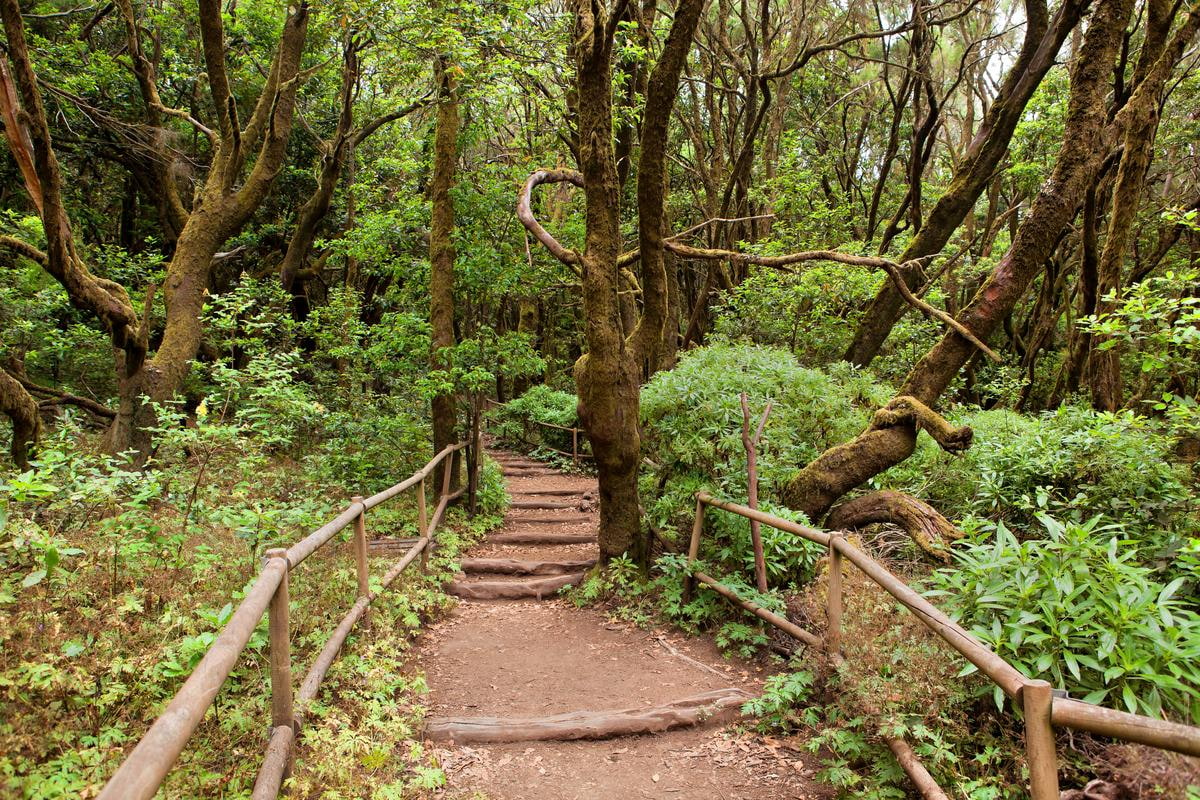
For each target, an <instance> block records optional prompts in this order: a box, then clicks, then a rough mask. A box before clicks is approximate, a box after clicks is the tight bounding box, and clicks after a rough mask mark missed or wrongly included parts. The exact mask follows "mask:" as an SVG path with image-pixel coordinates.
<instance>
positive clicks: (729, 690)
mask: <svg viewBox="0 0 1200 800" xmlns="http://www.w3.org/2000/svg"><path fill="white" fill-rule="evenodd" d="M491 455H492V457H493V458H495V459H496V460H497V461H498V462H499V463H501V464H502V465H503V467H504V471H505V476H506V482H507V485H508V491H509V495H510V497H511V499H512V503H511V505H510V508H509V511H508V514H507V516H506V518H505V524H504V525H503V526H502V527H501V528H500V529H498V530H497V531H495V532H494V533H492V535H491V536H490V537H489V538H488V539H487V540H486V541H484V542H482V543H481V544H479V545H478V546H476V547H475V548H473V549H472V550H471V551H470V552H468V553H467V554H466V557H464V559H463V566H464V575H462V576H460V577H459V579H458V580H456V581H455V582H453V583H452V584H451V585H450V586H449V587H448V591H450V592H451V593H452V594H455V595H457V596H459V597H460V598H461V599H460V602H459V604H458V606H457V608H455V609H454V611H453V612H452V613H451V614H449V615H447V617H446V618H445V619H443V620H442V621H440V622H438V623H437V624H435V625H433V626H432V627H431V628H430V629H429V630H428V631H427V632H426V633H425V634H424V636H423V637H422V643H421V647H420V656H419V658H420V662H421V666H422V668H423V669H424V671H425V674H426V678H427V680H428V683H429V687H430V716H429V719H428V721H427V728H426V735H427V736H428V737H429V738H431V739H434V740H436V742H437V744H436V746H437V747H438V750H437V755H438V757H439V760H440V762H441V764H442V767H443V769H444V770H445V772H446V775H447V778H448V788H447V790H446V796H447V797H450V798H466V797H479V796H483V797H487V798H489V800H517V799H518V798H521V799H524V798H538V800H590V799H591V798H597V799H599V798H651V797H653V798H660V797H667V798H714V797H720V798H726V799H727V800H739V799H741V800H775V799H776V798H780V799H782V798H788V799H789V800H794V799H796V798H817V797H825V796H828V788H827V787H824V788H822V787H819V786H817V785H816V783H815V781H813V780H812V775H813V771H814V766H813V765H814V764H815V758H814V757H813V756H812V755H811V754H809V753H807V752H799V751H796V750H794V749H791V748H790V747H788V746H785V745H784V744H783V743H782V742H778V741H775V740H773V739H771V738H769V737H762V736H758V735H756V734H753V733H750V732H746V731H738V730H737V729H736V728H734V727H732V726H730V725H729V724H728V723H730V722H731V721H733V720H734V719H735V718H736V717H737V708H738V706H739V705H740V704H741V702H742V701H743V700H744V699H745V698H746V697H748V696H749V695H750V694H752V693H754V692H757V691H759V690H760V689H761V685H762V680H763V679H764V678H765V674H764V672H763V671H762V669H761V668H759V667H756V666H754V665H752V664H749V663H744V662H736V661H729V660H727V659H724V658H722V657H721V655H720V654H719V652H718V651H717V649H716V647H715V645H714V644H713V643H712V642H711V641H710V640H708V639H702V638H689V637H686V636H684V635H682V634H680V633H678V632H677V631H669V630H645V629H640V628H638V627H636V626H634V625H632V624H629V623H626V622H622V621H618V620H614V619H610V618H609V617H608V616H606V615H605V614H604V613H603V612H602V611H600V610H597V609H593V608H584V609H580V608H577V607H575V606H574V605H573V604H572V603H570V602H569V601H566V600H564V599H561V598H559V597H557V590H558V587H559V586H561V585H565V584H566V583H570V582H577V581H578V580H579V579H580V578H581V577H582V574H583V570H585V569H587V567H588V566H590V565H591V564H592V563H594V560H595V558H596V555H597V545H596V533H597V528H598V525H599V515H598V513H597V511H596V508H595V505H596V504H595V494H596V482H595V480H594V479H593V478H589V477H581V476H575V475H566V474H563V473H561V472H558V471H555V470H553V469H551V468H550V467H548V466H546V465H544V464H540V463H538V462H534V461H530V460H528V459H526V458H524V457H521V456H518V455H515V454H512V453H505V452H492V453H491ZM497 559H499V561H497ZM478 570H484V571H482V572H481V571H478ZM501 570H503V571H501ZM522 572H523V573H535V574H519V573H522ZM522 594H525V595H529V596H525V597H521V598H520V599H512V598H514V597H515V596H517V595H522ZM539 594H540V596H541V599H539V597H538V595H539ZM743 693H745V694H743ZM689 699H691V700H693V701H694V703H682V704H681V703H680V702H679V701H684V700H689ZM714 702H716V703H717V704H718V706H720V707H723V708H724V710H723V711H720V710H718V711H717V712H716V714H715V715H713V716H710V715H709V713H708V709H712V708H714V706H712V705H711V704H713V703H714ZM695 704H704V705H705V706H706V711H705V712H704V713H701V714H700V715H699V716H700V721H699V724H691V725H688V726H686V727H680V728H675V729H672V730H668V731H661V732H656V733H649V734H645V735H624V736H615V737H613V738H605V739H599V740H595V739H592V740H573V741H562V740H532V741H531V740H525V741H516V742H506V743H496V742H481V741H479V739H481V738H489V733H488V732H489V731H494V730H495V729H496V728H497V726H499V727H502V728H503V729H504V730H505V731H511V730H512V729H513V724H514V723H518V722H519V725H520V727H521V728H522V729H523V730H524V731H525V734H526V735H527V736H532V735H536V734H537V733H538V731H539V730H541V729H544V728H555V729H561V728H564V727H567V728H594V726H595V725H597V724H601V725H603V724H619V725H625V726H628V725H638V724H640V722H644V718H645V717H647V716H648V715H647V712H646V710H647V709H655V710H656V713H654V714H653V716H654V718H655V719H657V720H659V721H661V720H662V719H664V718H667V717H670V718H673V719H680V720H682V719H685V718H687V717H689V716H691V717H695V716H696V709H695V708H694V707H692V706H694V705H695ZM614 711H625V712H630V713H628V714H625V715H622V716H619V717H613V716H611V715H606V716H604V717H603V718H602V719H600V718H598V716H597V715H596V714H595V712H614ZM554 715H563V717H565V719H563V718H562V717H560V718H558V719H556V720H550V721H547V720H545V719H544V718H546V717H550V716H554ZM485 718H490V719H485ZM722 723H725V725H722ZM629 729H630V728H628V727H625V728H623V730H629Z"/></svg>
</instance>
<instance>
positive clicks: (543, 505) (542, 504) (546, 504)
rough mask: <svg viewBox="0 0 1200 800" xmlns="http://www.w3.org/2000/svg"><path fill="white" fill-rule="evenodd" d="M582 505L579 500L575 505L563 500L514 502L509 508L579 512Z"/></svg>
mask: <svg viewBox="0 0 1200 800" xmlns="http://www.w3.org/2000/svg"><path fill="white" fill-rule="evenodd" d="M581 505H583V503H582V501H579V500H577V501H575V502H574V503H571V502H565V501H562V500H513V501H512V502H511V503H509V504H508V507H509V508H538V509H551V508H573V509H576V510H578V508H579V506H581Z"/></svg>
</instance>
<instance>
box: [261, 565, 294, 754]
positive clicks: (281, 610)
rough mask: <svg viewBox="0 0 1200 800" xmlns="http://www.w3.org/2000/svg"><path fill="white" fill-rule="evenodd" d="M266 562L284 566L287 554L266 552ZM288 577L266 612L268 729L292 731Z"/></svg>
mask: <svg viewBox="0 0 1200 800" xmlns="http://www.w3.org/2000/svg"><path fill="white" fill-rule="evenodd" d="M266 557H267V560H268V561H270V560H271V559H275V558H281V559H283V560H284V563H285V564H286V562H287V550H285V549H283V548H281V547H280V548H275V549H272V550H268V551H267V552H266ZM288 602H289V601H288V574H287V571H286V570H285V571H284V573H283V579H282V580H280V582H279V586H278V587H277V588H276V589H275V594H273V595H272V596H271V604H270V606H268V608H267V619H268V640H269V642H270V648H271V650H270V659H271V729H272V731H274V729H275V728H280V727H287V728H293V727H294V726H295V723H296V714H295V707H294V704H293V699H292V652H291V640H290V639H291V637H290V631H289V628H290V624H289V619H288V617H289V614H288ZM291 761H292V754H291V753H289V754H288V765H287V767H286V768H285V769H284V775H287V774H288V773H289V772H291Z"/></svg>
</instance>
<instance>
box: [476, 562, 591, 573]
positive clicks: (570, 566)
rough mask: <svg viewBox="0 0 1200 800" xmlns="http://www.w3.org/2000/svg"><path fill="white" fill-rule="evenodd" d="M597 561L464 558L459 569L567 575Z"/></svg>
mask: <svg viewBox="0 0 1200 800" xmlns="http://www.w3.org/2000/svg"><path fill="white" fill-rule="evenodd" d="M595 563H596V559H594V558H588V559H582V560H579V561H520V560H518V559H515V558H464V559H462V561H460V562H459V569H461V570H462V571H463V572H465V573H467V574H468V575H565V574H568V573H573V572H583V571H585V570H588V569H591V568H592V566H594V565H595Z"/></svg>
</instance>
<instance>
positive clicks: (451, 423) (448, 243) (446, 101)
mask: <svg viewBox="0 0 1200 800" xmlns="http://www.w3.org/2000/svg"><path fill="white" fill-rule="evenodd" d="M454 69H456V67H455V66H454V65H452V64H450V63H449V62H448V61H447V60H446V59H445V58H441V57H439V59H438V61H437V64H436V72H437V75H436V79H437V93H438V99H437V121H436V123H435V128H434V136H433V178H432V180H431V181H430V187H429V193H430V201H431V202H432V206H433V214H432V224H431V225H430V229H429V326H430V328H431V341H430V361H429V366H430V368H431V369H433V370H448V369H449V368H450V364H449V362H448V360H447V357H446V350H448V349H449V348H452V347H454V259H455V255H456V254H455V251H454V198H453V196H452V194H451V192H452V190H453V189H454V179H455V175H454V173H455V165H456V163H457V161H458V127H459V113H458V111H459V109H458V93H457V91H456V89H455V79H454V74H453V70H454ZM430 405H431V413H432V421H433V451H434V452H435V453H440V452H441V451H442V450H443V449H445V448H446V447H448V446H449V445H452V444H454V443H455V442H456V441H458V430H457V428H458V395H457V393H455V392H453V391H450V392H444V393H441V394H437V395H435V396H434V397H433V399H432V400H431V401H430ZM456 465H457V457H456V458H450V459H446V460H444V461H443V462H442V464H441V467H440V468H439V470H438V478H437V483H436V485H438V486H440V485H442V484H441V480H442V478H441V474H442V470H446V469H448V470H451V475H450V491H452V492H454V491H457V490H458V488H459V483H460V481H459V475H458V470H457V469H456V468H455V467H456Z"/></svg>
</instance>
